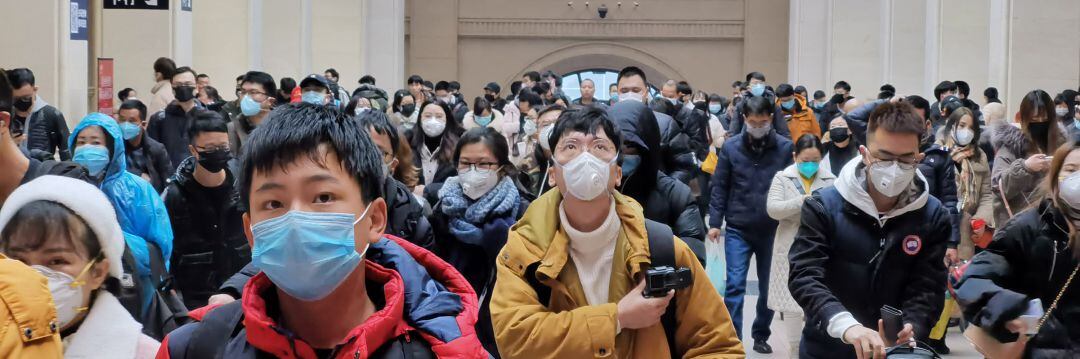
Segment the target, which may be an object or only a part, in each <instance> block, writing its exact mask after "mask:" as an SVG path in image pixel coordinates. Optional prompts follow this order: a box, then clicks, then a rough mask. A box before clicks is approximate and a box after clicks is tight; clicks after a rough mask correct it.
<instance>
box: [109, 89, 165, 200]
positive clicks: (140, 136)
mask: <svg viewBox="0 0 1080 359" xmlns="http://www.w3.org/2000/svg"><path fill="white" fill-rule="evenodd" d="M116 123H117V124H119V125H120V132H121V133H122V134H123V136H124V156H125V157H127V170H128V172H131V173H134V174H135V175H137V176H139V177H142V179H144V180H146V181H147V182H150V184H151V185H153V186H154V189H155V190H157V191H158V192H161V191H164V190H165V185H166V184H167V182H168V180H169V177H170V176H172V174H173V168H174V167H173V165H172V162H171V161H170V160H169V153H168V151H166V150H165V145H162V144H161V143H160V142H158V141H156V140H154V139H153V138H150V136H147V135H146V124H147V121H146V105H143V103H142V102H140V101H139V100H128V101H124V102H123V103H121V104H120V110H119V111H117V113H116Z"/></svg>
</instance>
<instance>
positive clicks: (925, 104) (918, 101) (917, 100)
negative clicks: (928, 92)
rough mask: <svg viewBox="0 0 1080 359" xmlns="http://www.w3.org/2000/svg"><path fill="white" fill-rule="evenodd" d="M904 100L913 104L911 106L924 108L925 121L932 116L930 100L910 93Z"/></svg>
mask: <svg viewBox="0 0 1080 359" xmlns="http://www.w3.org/2000/svg"><path fill="white" fill-rule="evenodd" d="M904 102H907V103H909V104H911V107H913V108H915V109H919V110H923V121H925V120H927V119H929V118H930V101H927V100H926V99H925V98H923V97H922V96H919V95H910V96H908V97H905V98H904Z"/></svg>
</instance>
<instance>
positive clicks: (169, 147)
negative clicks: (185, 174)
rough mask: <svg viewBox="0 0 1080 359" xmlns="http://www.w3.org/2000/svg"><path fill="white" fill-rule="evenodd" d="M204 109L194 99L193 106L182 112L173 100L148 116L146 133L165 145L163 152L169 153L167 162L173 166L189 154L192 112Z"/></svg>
mask: <svg viewBox="0 0 1080 359" xmlns="http://www.w3.org/2000/svg"><path fill="white" fill-rule="evenodd" d="M204 109H205V108H203V107H202V105H201V104H199V101H195V107H192V108H191V111H189V112H184V108H183V107H180V105H179V104H177V103H176V102H173V103H171V104H169V106H166V107H165V109H164V110H162V111H161V112H158V113H155V114H154V115H153V116H151V117H150V123H149V124H148V125H147V126H146V134H147V135H150V137H152V138H153V139H155V140H157V141H158V142H161V144H162V145H165V152H167V153H168V154H169V162H172V164H173V166H179V165H180V163H181V162H184V159H186V158H188V156H190V155H191V153H190V152H188V143H189V141H188V132H187V129H188V125H189V124H190V123H191V115H192V113H193V112H195V111H196V110H204ZM172 170H175V169H172Z"/></svg>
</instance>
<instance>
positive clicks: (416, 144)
mask: <svg viewBox="0 0 1080 359" xmlns="http://www.w3.org/2000/svg"><path fill="white" fill-rule="evenodd" d="M428 106H436V107H439V108H441V109H442V110H443V112H444V113H445V114H446V128H444V129H443V132H442V134H440V135H439V136H440V137H441V139H440V140H439V145H438V148H439V149H440V152H439V153H437V154H435V156H436V158H437V159H438V161H439V162H441V163H450V161H453V159H454V147H457V141H458V138H459V137H460V136H461V133H462V132H464V131H463V129H462V128H461V123H460V122H458V121H457V119H455V118H454V111H452V110H450V105H447V104H446V103H445V102H442V101H431V100H428V101H424V103H423V104H421V105H420V106H419V107H418V108H417V109H416V111H417V112H419V115H418V116H417V117H418V118H419V120H420V121H422V120H423V118H422V117H423V113H424V109H425V108H427V107H428ZM427 140H428V135H427V133H424V131H415V130H414V131H413V138H412V141H410V142H409V144H410V145H412V148H414V149H416V151H420V149H421V148H423V147H422V146H425V145H426V144H425V142H426V141H427ZM432 140H434V139H432Z"/></svg>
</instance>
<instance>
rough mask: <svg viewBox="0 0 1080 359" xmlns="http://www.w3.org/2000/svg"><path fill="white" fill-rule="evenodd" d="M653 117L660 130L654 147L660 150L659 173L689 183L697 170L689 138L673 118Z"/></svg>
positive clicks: (661, 113)
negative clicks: (657, 144) (656, 144)
mask: <svg viewBox="0 0 1080 359" xmlns="http://www.w3.org/2000/svg"><path fill="white" fill-rule="evenodd" d="M616 105H617V104H616ZM612 107H614V106H612ZM608 112H609V113H610V112H611V110H610V109H609V110H608ZM653 116H654V117H655V118H656V123H657V126H658V127H659V130H660V144H659V147H656V148H659V149H660V151H659V154H660V158H659V159H658V160H659V161H660V162H659V163H661V166H660V167H659V169H660V171H661V172H664V173H666V174H667V175H669V176H672V177H674V178H676V179H678V180H679V181H681V182H683V183H687V182H689V181H690V179H691V178H693V175H694V174H695V171H696V170H697V161H695V159H694V156H695V155H694V150H693V149H692V148H691V147H690V137H689V136H687V135H686V133H684V132H683V129H682V125H681V124H679V121H676V120H675V118H674V117H672V116H670V115H668V114H666V113H663V112H656V111H653Z"/></svg>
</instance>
